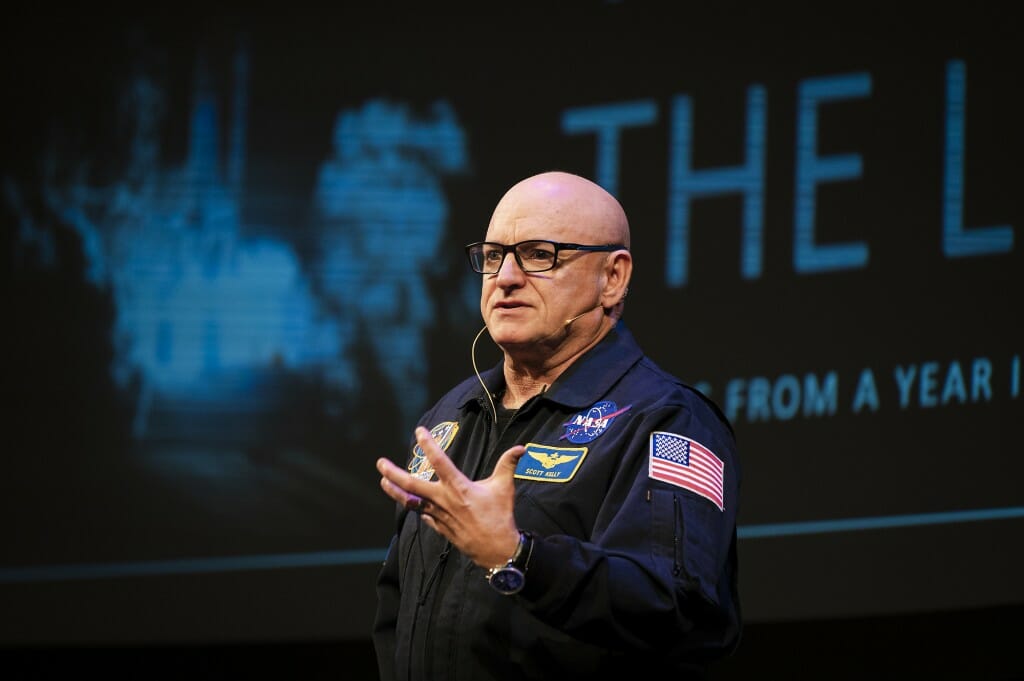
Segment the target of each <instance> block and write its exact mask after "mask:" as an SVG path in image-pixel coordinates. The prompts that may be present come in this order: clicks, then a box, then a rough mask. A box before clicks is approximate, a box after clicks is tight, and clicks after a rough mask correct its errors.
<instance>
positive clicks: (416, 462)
mask: <svg viewBox="0 0 1024 681" xmlns="http://www.w3.org/2000/svg"><path fill="white" fill-rule="evenodd" d="M457 432H459V423H458V422H457V421H442V422H441V423H439V424H437V425H436V426H434V427H433V428H431V429H430V435H431V437H433V438H434V441H435V442H437V445H438V446H439V447H440V448H441V449H442V450H444V451H448V447H450V446H451V444H452V440H454V439H455V434H456V433H457ZM408 470H409V473H410V474H412V475H415V476H416V477H417V478H419V479H420V480H430V479H431V478H432V477H434V467H433V466H431V465H430V462H429V461H427V456H426V454H424V453H423V448H422V447H420V446H419V445H416V446H415V447H413V448H412V458H411V459H410V460H409V466H408Z"/></svg>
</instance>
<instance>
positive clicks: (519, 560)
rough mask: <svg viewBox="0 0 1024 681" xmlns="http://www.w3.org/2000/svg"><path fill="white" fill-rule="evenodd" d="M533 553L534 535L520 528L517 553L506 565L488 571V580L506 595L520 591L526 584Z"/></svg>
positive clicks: (499, 591)
mask: <svg viewBox="0 0 1024 681" xmlns="http://www.w3.org/2000/svg"><path fill="white" fill-rule="evenodd" d="M532 555H533V535H532V534H530V533H529V532H525V531H523V530H519V544H517V545H516V550H515V553H513V554H512V557H511V558H509V559H508V562H507V563H505V564H504V565H499V566H497V567H493V568H491V569H490V570H488V571H487V582H488V583H489V584H490V585H491V586H492V587H494V589H495V590H496V591H497V592H498V593H500V594H503V595H505V596H511V595H512V594H515V593H519V591H521V590H522V588H523V586H524V585H525V584H526V570H527V568H529V566H530V558H531V557H532Z"/></svg>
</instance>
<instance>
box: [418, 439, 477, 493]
mask: <svg viewBox="0 0 1024 681" xmlns="http://www.w3.org/2000/svg"><path fill="white" fill-rule="evenodd" d="M416 442H417V444H419V446H420V447H421V448H422V449H423V453H424V454H425V455H426V457H427V461H429V462H430V465H431V466H432V467H433V468H434V473H435V474H436V475H437V479H438V480H440V481H442V482H445V483H451V482H454V481H456V480H458V479H460V478H464V477H465V476H463V475H462V471H460V470H459V469H458V468H457V467H456V466H455V464H454V463H452V460H451V459H449V458H448V455H447V454H445V453H444V450H442V449H441V447H440V446H439V445H438V444H437V442H436V441H435V440H434V437H433V436H432V435H431V434H430V431H429V430H427V429H426V428H424V427H423V426H420V427H418V428H417V429H416Z"/></svg>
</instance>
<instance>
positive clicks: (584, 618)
mask: <svg viewBox="0 0 1024 681" xmlns="http://www.w3.org/2000/svg"><path fill="white" fill-rule="evenodd" d="M629 247H630V235H629V222H628V220H627V218H626V214H625V212H624V211H623V209H622V206H621V205H620V204H619V202H618V201H617V200H616V199H615V198H614V197H613V196H612V195H610V194H609V193H608V192H607V191H605V190H604V189H602V188H601V187H600V186H599V185H597V184H595V183H593V182H591V181H590V180H587V179H586V178H583V177H580V176H578V175H573V174H569V173H564V172H547V173H541V174H539V175H535V176H533V177H529V178H526V179H524V180H522V181H520V182H519V183H517V184H516V185H514V186H513V187H512V188H511V189H509V190H508V191H507V192H506V193H505V195H504V196H503V197H502V198H501V200H500V201H499V202H498V205H497V206H496V207H495V209H494V213H493V215H492V217H491V221H490V224H489V226H488V228H487V234H486V237H485V240H484V241H481V242H477V243H473V244H470V245H468V246H467V247H466V253H467V256H468V259H469V264H470V266H471V267H472V268H473V270H474V271H476V272H478V273H479V274H480V276H481V282H482V283H481V295H480V312H481V314H482V316H483V320H484V323H485V328H484V330H486V332H487V333H488V334H489V335H490V337H491V339H492V340H493V341H494V342H495V343H496V344H497V345H498V347H500V348H501V350H502V353H503V360H502V361H501V363H500V364H498V365H497V366H495V367H493V368H491V369H489V370H487V371H484V372H483V373H482V374H481V373H477V374H476V375H474V376H471V377H469V378H467V379H465V380H464V381H463V382H462V383H460V384H459V385H457V386H456V387H455V388H454V389H452V390H451V391H450V392H448V393H447V394H446V395H445V396H444V397H442V398H441V399H440V400H439V401H438V402H437V404H435V405H434V406H433V407H432V408H431V409H430V410H429V411H428V412H427V413H426V414H424V415H423V417H422V418H421V419H420V421H419V424H418V425H417V427H416V429H415V433H414V440H413V441H412V442H411V443H410V444H411V448H412V451H411V453H410V455H409V457H408V459H407V462H406V465H405V467H400V466H396V465H395V464H394V463H392V462H391V461H390V460H389V459H388V458H386V457H382V458H380V459H378V461H377V470H378V471H379V472H380V474H381V487H382V489H383V490H384V492H385V493H386V494H387V495H388V496H390V497H391V498H392V499H394V500H395V502H397V518H396V520H397V533H396V535H395V537H394V538H393V540H392V542H391V545H390V548H389V550H388V554H387V558H386V560H385V563H384V566H383V568H382V570H381V572H380V575H379V578H378V581H377V595H378V607H377V613H376V618H375V622H374V646H375V649H376V654H377V660H378V665H379V669H380V676H381V679H385V680H391V679H439V680H444V681H458V680H466V681H484V680H487V679H559V680H560V681H565V680H566V679H577V678H579V679H583V678H591V677H594V676H597V675H601V676H602V677H604V676H607V675H611V677H613V678H614V676H615V675H616V674H620V673H622V674H626V673H628V674H658V675H659V676H657V677H655V676H651V677H649V678H652V679H653V678H665V679H668V678H672V679H688V678H705V675H706V674H707V673H708V669H709V665H710V664H711V663H713V662H714V660H716V659H718V658H720V657H722V656H724V655H727V654H729V653H730V652H731V651H732V650H733V649H734V648H735V646H736V644H737V642H738V640H739V634H740V630H741V619H740V609H739V597H738V593H737V556H736V513H737V510H738V508H737V506H738V495H739V482H740V472H739V462H738V459H737V455H736V446H735V441H734V437H733V433H732V429H731V426H730V425H729V423H728V422H727V420H726V419H725V417H724V416H723V415H722V413H721V412H720V411H719V410H718V408H717V407H716V406H715V405H714V404H713V403H712V402H710V401H709V400H708V399H707V398H705V397H704V396H703V395H701V394H700V393H699V392H697V391H695V390H694V389H692V388H690V387H689V386H687V385H685V384H684V383H682V382H681V381H680V380H679V379H677V378H675V377H673V376H672V375H670V374H668V373H666V372H665V371H663V370H662V369H661V368H659V367H658V366H657V365H656V364H655V363H654V362H653V361H652V360H651V359H650V358H648V357H647V356H645V355H644V353H643V351H642V350H641V348H640V347H639V346H638V345H637V343H636V341H635V340H634V338H633V337H632V335H631V334H630V333H629V331H628V330H627V328H626V326H625V324H624V322H623V321H622V320H621V317H622V311H623V305H624V302H623V301H624V300H625V298H626V293H627V291H628V287H629V281H630V277H631V275H632V272H633V258H632V256H631V254H630V250H629ZM484 330H482V331H481V334H482V333H483V331H484ZM479 338H480V335H478V336H477V339H479ZM474 347H475V341H474ZM475 368H476V367H475V366H474V370H475ZM636 678H640V677H636Z"/></svg>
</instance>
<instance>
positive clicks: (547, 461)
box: [526, 450, 579, 468]
mask: <svg viewBox="0 0 1024 681" xmlns="http://www.w3.org/2000/svg"><path fill="white" fill-rule="evenodd" d="M526 453H527V454H529V455H530V456H531V457H533V458H534V459H536V460H537V461H540V465H541V466H544V468H554V467H555V466H557V465H558V464H560V463H565V462H566V461H572V460H573V459H576V458H578V457H579V454H572V455H569V454H548V453H547V452H531V451H529V450H528V451H527V452H526Z"/></svg>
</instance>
